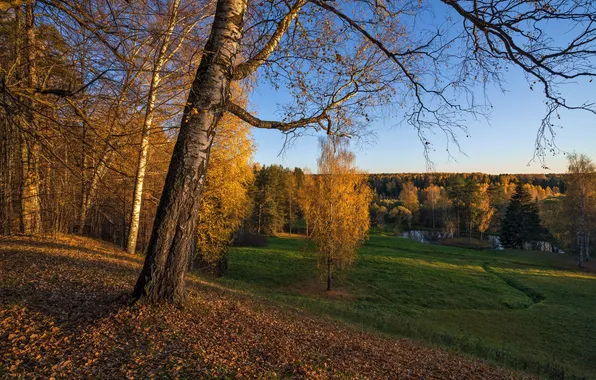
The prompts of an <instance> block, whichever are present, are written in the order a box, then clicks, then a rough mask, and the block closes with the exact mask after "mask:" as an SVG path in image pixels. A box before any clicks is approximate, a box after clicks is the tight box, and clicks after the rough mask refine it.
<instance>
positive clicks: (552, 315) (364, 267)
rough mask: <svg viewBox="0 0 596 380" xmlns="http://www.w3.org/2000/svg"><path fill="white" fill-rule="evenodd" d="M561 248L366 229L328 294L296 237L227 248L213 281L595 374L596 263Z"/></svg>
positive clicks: (529, 366) (366, 322)
mask: <svg viewBox="0 0 596 380" xmlns="http://www.w3.org/2000/svg"><path fill="white" fill-rule="evenodd" d="M589 264H590V265H586V268H585V269H584V270H583V271H579V270H578V269H577V262H576V261H575V260H573V259H572V258H571V257H569V256H566V255H559V254H555V253H550V252H537V251H517V250H506V251H480V250H472V249H464V248H458V247H447V246H441V245H433V244H422V243H417V242H415V241H412V240H408V239H401V238H396V237H391V236H379V235H373V236H371V237H370V239H369V240H368V242H367V243H366V244H365V246H364V247H362V248H361V249H360V252H359V256H358V258H357V259H356V262H355V263H354V266H353V268H352V269H351V270H350V271H348V272H346V273H344V274H343V275H342V276H341V277H340V278H338V280H337V285H338V286H337V290H336V291H335V292H333V293H332V294H327V293H326V292H325V290H324V289H325V284H324V281H323V279H322V278H321V277H319V276H318V274H317V272H316V269H315V268H316V266H317V260H316V257H314V256H313V255H312V254H311V253H309V252H308V251H307V250H305V242H304V240H302V239H298V238H290V237H283V238H270V244H269V246H268V247H266V248H249V247H245V248H234V250H233V251H232V253H231V255H230V271H229V273H228V275H226V276H225V277H224V278H222V279H220V280H218V282H219V283H220V284H222V285H224V286H227V287H232V288H236V289H243V290H245V291H249V292H250V293H251V294H253V295H259V296H260V297H263V298H265V299H268V300H271V301H274V302H276V303H278V304H281V305H287V306H289V307H292V308H294V307H297V308H300V309H302V310H308V311H309V312H311V313H313V314H317V315H321V316H325V317H330V318H334V319H337V320H342V321H344V322H347V323H349V324H352V325H354V326H357V327H360V328H365V329H368V330H372V331H376V332H380V333H384V334H389V335H392V336H395V337H409V338H413V339H416V340H418V341H422V342H426V343H429V344H437V345H440V346H443V347H448V348H449V349H453V350H457V351H459V352H465V353H469V354H472V355H474V356H477V357H482V358H487V359H490V360H492V361H494V362H496V363H499V364H501V365H505V366H509V367H514V368H520V369H525V370H526V371H530V372H532V373H535V374H539V375H540V376H543V377H545V378H553V379H563V378H564V379H574V378H594V376H595V374H596V343H595V340H594V336H596V274H595V273H596V268H595V267H594V266H593V265H592V264H594V263H593V262H590V263H589Z"/></svg>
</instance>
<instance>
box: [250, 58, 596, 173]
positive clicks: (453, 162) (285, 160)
mask: <svg viewBox="0 0 596 380" xmlns="http://www.w3.org/2000/svg"><path fill="white" fill-rule="evenodd" d="M505 80H506V82H505V84H504V86H505V88H506V89H507V90H508V91H507V93H505V94H504V93H502V92H501V91H500V90H499V89H497V88H489V90H488V97H489V99H490V101H491V103H492V105H493V107H494V108H493V109H492V112H491V114H490V118H489V121H488V122H486V121H482V122H470V123H469V124H468V126H469V129H470V137H469V138H466V136H465V135H462V134H460V139H459V141H460V144H461V146H462V150H463V152H464V153H465V155H464V154H461V153H458V152H457V151H452V155H453V156H454V157H455V159H453V158H449V156H448V154H447V153H446V152H445V148H446V141H445V140H444V139H443V138H442V137H441V136H440V135H439V134H437V135H436V136H435V137H434V139H433V140H432V142H433V146H434V147H435V151H434V152H433V153H432V156H431V157H432V159H433V161H434V163H435V170H436V171H439V172H485V173H560V172H564V171H565V166H566V162H565V156H564V155H563V154H562V153H560V154H558V155H555V156H550V157H547V161H546V166H548V167H549V168H550V170H545V169H543V168H542V167H541V163H540V162H539V161H535V162H530V163H529V161H530V160H531V159H532V155H533V152H534V141H535V138H536V131H537V130H538V127H539V125H540V120H541V118H542V116H543V115H544V110H545V107H544V98H543V94H542V92H541V91H540V90H539V89H535V90H534V91H531V90H530V89H529V86H528V84H527V82H526V80H525V78H524V76H523V75H522V73H521V71H519V70H513V71H512V70H510V71H509V73H508V74H506V77H505ZM565 94H566V95H568V99H569V100H573V101H576V102H577V103H583V102H586V101H593V102H594V101H596V81H594V82H593V83H588V81H587V80H582V83H574V84H569V85H566V87H565ZM285 99H287V96H286V94H284V92H283V90H280V91H278V92H276V91H274V90H273V89H272V88H270V87H269V86H267V85H260V86H258V87H257V88H256V91H254V92H253V94H252V95H251V97H250V109H251V110H254V111H257V113H258V115H259V116H260V117H261V118H265V119H278V118H279V113H278V112H277V110H278V109H279V107H278V106H279V104H280V103H279V102H280V101H283V100H285ZM559 124H560V125H562V126H563V128H562V129H561V130H559V132H558V134H557V138H556V143H557V145H558V147H559V148H560V149H561V150H562V151H566V152H572V151H577V152H578V153H585V154H587V155H589V156H590V157H592V158H593V159H596V116H594V115H591V114H589V113H587V112H581V111H575V112H565V113H562V114H561V120H559ZM370 129H371V130H373V131H374V132H375V134H376V138H375V139H370V141H368V142H367V143H366V144H364V145H362V144H360V146H355V153H356V157H357V164H358V166H359V167H360V168H362V169H364V170H366V171H368V172H371V173H381V172H385V173H388V172H425V171H426V164H425V160H424V156H423V149H422V145H421V143H420V141H419V140H418V137H417V134H416V132H415V131H414V130H413V129H412V127H410V126H408V125H405V124H404V125H399V120H398V119H391V118H385V119H380V120H375V121H374V122H373V123H372V124H371V125H370ZM253 137H254V140H255V143H256V145H257V151H256V153H255V157H254V160H255V161H257V162H259V163H261V164H266V165H270V164H281V165H284V166H287V167H302V168H310V169H311V170H315V169H316V159H317V155H318V140H317V137H316V136H303V137H300V138H299V139H298V140H296V141H295V142H294V143H293V145H292V146H291V147H290V148H288V149H286V150H285V151H284V152H282V147H283V144H284V136H283V134H282V133H280V132H278V131H267V130H259V129H254V132H253ZM528 163H529V165H528Z"/></svg>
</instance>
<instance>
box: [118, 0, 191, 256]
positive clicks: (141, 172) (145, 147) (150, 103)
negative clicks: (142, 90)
mask: <svg viewBox="0 0 596 380" xmlns="http://www.w3.org/2000/svg"><path fill="white" fill-rule="evenodd" d="M179 5H180V0H174V3H173V4H172V11H171V13H170V18H169V20H168V27H167V29H166V32H165V35H164V37H163V41H162V43H161V46H160V48H159V52H158V55H157V57H156V62H155V65H154V67H153V74H152V76H151V84H150V85H149V93H148V98H147V107H146V108H145V119H144V122H143V128H142V133H141V149H140V151H139V161H138V165H137V173H136V176H135V187H134V191H133V199H132V210H131V214H130V215H131V216H130V231H129V233H128V242H127V244H126V251H127V252H128V253H135V252H136V249H137V238H138V235H139V221H140V218H141V204H142V202H143V184H144V182H145V172H146V167H147V157H148V155H149V135H150V133H151V127H152V125H153V117H154V114H155V112H154V111H155V100H156V98H157V88H158V87H159V84H160V82H161V70H162V68H163V66H164V64H165V63H166V53H167V49H168V45H169V42H170V38H171V36H172V32H173V31H174V27H175V25H176V20H177V16H178V6H179Z"/></svg>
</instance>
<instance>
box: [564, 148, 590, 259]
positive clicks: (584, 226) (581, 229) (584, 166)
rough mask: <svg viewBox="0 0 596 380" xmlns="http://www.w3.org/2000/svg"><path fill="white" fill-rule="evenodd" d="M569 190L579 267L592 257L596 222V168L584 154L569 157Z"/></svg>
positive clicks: (570, 210)
mask: <svg viewBox="0 0 596 380" xmlns="http://www.w3.org/2000/svg"><path fill="white" fill-rule="evenodd" d="M567 161H568V163H569V165H568V168H567V182H568V188H567V193H566V196H565V200H566V204H567V210H568V212H569V213H570V215H572V217H573V216H574V217H575V218H574V219H575V221H574V223H573V225H572V226H570V227H572V228H573V230H574V231H575V238H576V247H577V253H578V265H579V267H580V268H582V267H583V265H584V259H589V255H590V232H591V231H592V230H593V227H591V226H592V225H593V224H594V222H595V221H596V166H595V165H594V163H593V162H592V160H591V159H590V158H589V157H588V156H586V155H584V154H576V153H573V154H570V155H569V156H568V157H567Z"/></svg>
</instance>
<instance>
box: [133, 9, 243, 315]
mask: <svg viewBox="0 0 596 380" xmlns="http://www.w3.org/2000/svg"><path fill="white" fill-rule="evenodd" d="M246 6H247V1H246V0H219V1H218V2H217V7H216V12H215V18H214V21H213V26H212V29H211V33H210V36H209V39H208V41H207V44H206V45H205V50H204V54H203V57H202V59H201V63H200V65H199V68H198V70H197V73H196V75H195V79H194V82H193V85H192V88H191V91H190V94H189V98H188V102H187V104H186V107H185V109H184V113H183V118H182V123H181V127H180V133H179V135H178V140H177V141H176V145H175V147H174V152H173V155H172V160H171V161H170V167H169V169H168V175H167V177H166V182H165V185H164V189H163V193H162V196H161V200H160V202H159V206H158V209H157V214H156V217H155V222H154V226H153V232H152V235H151V239H150V242H149V246H148V248H147V256H146V258H145V263H144V266H143V270H142V271H141V275H140V276H139V279H138V280H137V284H136V286H135V289H134V292H133V295H134V296H135V297H136V298H140V297H144V298H145V299H147V300H148V301H149V302H161V301H165V302H173V303H180V302H182V301H183V300H184V278H185V274H186V270H187V268H188V265H189V259H190V256H191V249H192V237H193V235H194V233H195V228H196V221H197V212H196V211H197V209H198V206H199V201H200V198H201V192H202V189H203V185H204V182H205V176H206V173H207V164H208V161H209V151H210V149H211V145H212V143H213V137H214V134H215V126H216V125H217V123H218V121H219V119H220V118H221V116H222V113H223V112H224V110H225V107H226V104H227V102H228V97H229V86H230V77H231V75H232V73H231V71H232V67H233V61H234V58H235V56H236V54H237V49H238V45H239V41H240V38H241V35H242V27H243V23H244V15H245V12H246Z"/></svg>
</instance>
